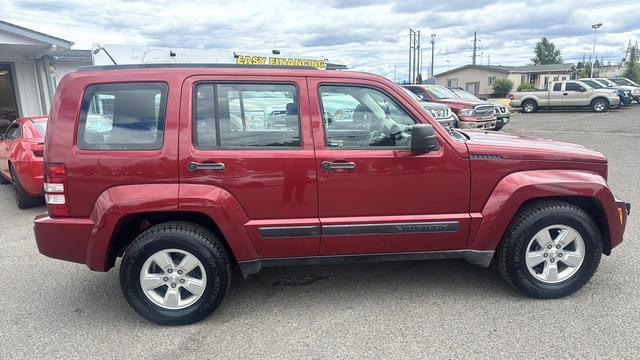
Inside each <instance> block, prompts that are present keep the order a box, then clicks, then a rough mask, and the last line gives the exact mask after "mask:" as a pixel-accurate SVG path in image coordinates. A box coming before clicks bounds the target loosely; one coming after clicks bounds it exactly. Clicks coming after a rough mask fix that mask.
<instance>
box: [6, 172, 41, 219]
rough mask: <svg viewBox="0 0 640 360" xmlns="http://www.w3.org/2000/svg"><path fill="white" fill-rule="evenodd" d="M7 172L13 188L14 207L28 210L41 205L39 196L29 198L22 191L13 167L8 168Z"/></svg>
mask: <svg viewBox="0 0 640 360" xmlns="http://www.w3.org/2000/svg"><path fill="white" fill-rule="evenodd" d="M9 172H10V173H11V186H13V196H14V198H15V199H16V205H18V208H20V209H28V208H32V207H34V206H38V205H40V204H42V198H41V197H40V196H35V197H34V196H31V195H29V194H28V193H27V192H26V191H25V190H24V188H23V187H22V184H21V183H20V178H18V175H17V173H16V171H15V169H14V168H13V166H9Z"/></svg>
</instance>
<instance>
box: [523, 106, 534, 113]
mask: <svg viewBox="0 0 640 360" xmlns="http://www.w3.org/2000/svg"><path fill="white" fill-rule="evenodd" d="M524 110H525V111H526V112H531V111H533V105H531V104H527V105H525V107H524Z"/></svg>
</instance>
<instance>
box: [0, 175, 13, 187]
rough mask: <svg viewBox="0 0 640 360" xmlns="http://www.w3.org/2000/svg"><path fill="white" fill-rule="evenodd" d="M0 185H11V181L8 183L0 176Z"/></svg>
mask: <svg viewBox="0 0 640 360" xmlns="http://www.w3.org/2000/svg"><path fill="white" fill-rule="evenodd" d="M0 184H3V185H4V184H11V181H9V180H8V179H6V178H5V177H4V176H2V175H1V174H0Z"/></svg>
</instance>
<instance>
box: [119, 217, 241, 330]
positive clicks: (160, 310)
mask: <svg viewBox="0 0 640 360" xmlns="http://www.w3.org/2000/svg"><path fill="white" fill-rule="evenodd" d="M230 282H231V270H230V267H229V259H228V256H227V254H226V252H225V250H224V246H223V245H222V243H221V242H220V241H219V240H218V239H217V238H216V236H215V235H214V234H213V233H211V232H210V231H209V230H208V229H206V228H204V227H202V226H199V225H196V224H192V223H186V222H168V223H163V224H159V225H156V226H153V227H151V228H149V229H147V230H146V231H144V232H143V233H142V234H140V235H139V236H138V237H137V238H136V239H135V240H134V242H133V243H132V244H131V246H130V247H129V248H128V249H127V251H126V253H125V255H124V258H123V260H122V265H121V267H120V286H121V288H122V292H123V294H124V296H125V298H126V299H127V301H128V302H129V304H130V305H131V307H133V309H134V310H135V311H136V312H137V313H138V314H140V315H142V316H143V317H145V318H146V319H148V320H150V321H153V322H155V323H158V324H162V325H185V324H191V323H195V322H197V321H200V320H202V319H204V318H206V317H207V316H209V315H210V314H211V313H213V312H214V311H215V310H216V309H217V308H218V306H219V305H220V303H222V300H223V299H224V297H225V295H226V294H227V291H228V288H229V284H230Z"/></svg>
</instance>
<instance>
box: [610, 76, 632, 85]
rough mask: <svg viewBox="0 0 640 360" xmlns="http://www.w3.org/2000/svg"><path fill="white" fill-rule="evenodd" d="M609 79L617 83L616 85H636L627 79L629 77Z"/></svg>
mask: <svg viewBox="0 0 640 360" xmlns="http://www.w3.org/2000/svg"><path fill="white" fill-rule="evenodd" d="M611 81H613V82H614V83H616V84H618V85H626V86H638V84H636V83H634V82H633V81H631V80H629V79H625V78H622V79H612V80H611Z"/></svg>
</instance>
